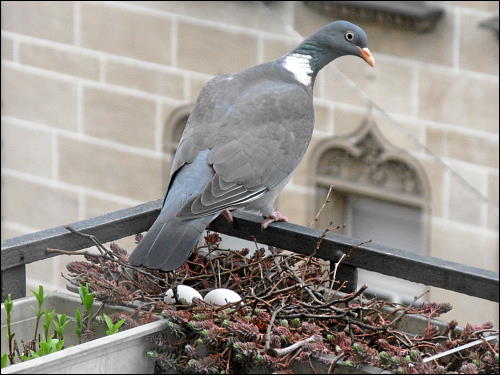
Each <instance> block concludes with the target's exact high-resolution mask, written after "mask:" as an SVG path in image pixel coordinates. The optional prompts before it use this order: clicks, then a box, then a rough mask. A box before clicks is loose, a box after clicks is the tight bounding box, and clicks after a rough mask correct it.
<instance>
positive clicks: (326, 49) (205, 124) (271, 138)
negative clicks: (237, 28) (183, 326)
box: [129, 21, 375, 271]
mask: <svg viewBox="0 0 500 375" xmlns="http://www.w3.org/2000/svg"><path fill="white" fill-rule="evenodd" d="M345 55H354V56H358V57H361V58H362V59H364V60H365V61H366V62H367V63H368V64H369V65H370V66H374V65H375V59H374V58H373V56H372V54H371V53H370V50H369V49H368V39H367V36H366V33H365V32H364V31H363V29H361V28H360V27H359V26H356V25H354V24H352V23H350V22H347V21H335V22H331V23H329V24H327V25H326V26H324V27H322V28H321V29H319V30H318V31H317V32H316V33H315V34H313V35H312V36H311V37H309V38H307V39H305V40H304V41H303V42H302V43H301V44H300V45H299V46H298V47H296V48H295V49H293V50H292V51H291V52H290V53H288V54H286V55H284V56H282V57H281V58H279V59H277V60H274V61H271V62H267V63H264V64H260V65H256V66H253V67H250V68H248V69H246V70H243V71H242V72H239V73H236V74H222V75H218V76H216V77H214V78H213V79H211V80H210V81H209V82H208V83H207V84H206V85H205V86H204V87H203V88H202V90H201V92H200V94H199V96H198V99H197V102H196V106H195V108H194V110H193V111H192V112H191V114H190V116H189V118H188V121H187V124H186V127H185V130H184V132H183V134H182V138H181V140H180V142H179V145H178V147H177V151H176V153H175V156H174V159H173V162H172V167H171V174H170V183H169V186H168V188H167V192H166V195H165V198H164V199H163V205H162V208H161V211H160V214H159V216H158V218H157V219H156V221H155V222H154V223H153V225H152V226H151V228H150V229H149V231H148V233H147V234H146V235H145V236H144V238H143V239H142V240H141V241H140V242H139V244H138V245H137V247H136V248H135V249H134V251H133V253H132V254H131V255H130V258H129V262H130V264H131V265H133V266H144V267H147V268H150V269H159V270H162V271H172V270H175V269H177V268H179V267H181V266H182V265H183V264H184V263H185V262H186V261H187V259H188V258H189V256H190V254H191V252H192V250H193V248H194V247H195V246H196V245H197V243H198V241H199V239H200V237H201V234H202V233H203V231H204V230H205V228H206V227H207V225H208V224H209V223H210V222H211V221H212V220H213V219H214V218H215V217H217V216H218V215H219V214H221V213H222V214H223V215H224V217H225V218H226V219H227V220H228V221H230V222H231V221H232V214H231V211H233V210H235V209H242V210H245V211H250V212H258V213H260V214H261V215H262V216H263V217H264V220H263V221H262V228H263V229H265V228H266V227H267V226H268V225H269V224H270V223H272V222H275V221H287V220H288V218H287V217H286V216H285V215H283V214H282V213H280V212H279V211H278V210H275V209H274V201H275V200H276V198H277V196H278V194H279V192H280V191H281V190H282V189H283V188H284V187H285V185H286V184H287V182H288V181H289V180H290V178H291V176H292V173H293V172H294V170H295V169H296V168H297V166H298V164H299V163H300V161H301V159H302V157H303V156H304V153H305V152H306V150H307V147H308V145H309V142H310V140H311V136H312V133H313V128H314V108H313V87H314V81H315V78H316V75H317V74H318V72H319V71H320V70H321V69H322V68H323V67H324V66H325V65H327V64H328V63H330V62H331V61H332V60H334V59H336V58H337V57H341V56H345Z"/></svg>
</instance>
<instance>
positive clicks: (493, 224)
mask: <svg viewBox="0 0 500 375" xmlns="http://www.w3.org/2000/svg"><path fill="white" fill-rule="evenodd" d="M488 198H489V199H490V201H492V203H494V204H496V205H497V206H496V207H495V206H493V205H489V206H488V228H490V229H493V230H497V231H498V173H496V174H494V173H491V174H490V175H489V176H488Z"/></svg>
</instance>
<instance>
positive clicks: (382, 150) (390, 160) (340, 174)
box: [312, 116, 429, 206]
mask: <svg viewBox="0 0 500 375" xmlns="http://www.w3.org/2000/svg"><path fill="white" fill-rule="evenodd" d="M312 166H313V170H314V171H315V178H316V180H317V181H316V182H321V181H322V182H324V183H326V182H331V183H333V184H334V185H335V186H338V187H340V188H342V189H343V190H347V191H355V192H361V193H366V194H368V195H372V196H378V197H381V198H390V200H393V201H400V202H402V203H407V204H410V205H418V206H425V205H427V204H428V201H429V184H428V181H427V177H426V175H425V173H424V171H423V169H422V168H421V166H420V165H419V164H418V162H417V161H416V160H415V159H414V158H413V157H412V156H411V155H410V154H409V153H408V152H406V151H405V150H403V149H400V148H397V147H396V146H393V145H391V144H390V143H389V142H388V141H387V140H386V139H385V138H384V136H383V135H382V134H381V133H380V131H379V130H378V128H377V125H376V123H375V120H374V119H373V117H372V116H368V117H367V118H366V119H365V120H364V121H363V123H362V124H361V125H360V126H359V127H358V129H356V130H355V131H354V132H353V133H351V134H349V135H347V136H337V137H330V138H327V139H324V140H323V141H321V142H320V143H319V144H318V145H317V147H316V149H315V151H314V154H313V156H312Z"/></svg>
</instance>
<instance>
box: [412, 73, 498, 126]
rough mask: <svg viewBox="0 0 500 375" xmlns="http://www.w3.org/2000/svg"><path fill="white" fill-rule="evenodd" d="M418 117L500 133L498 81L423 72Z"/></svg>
mask: <svg viewBox="0 0 500 375" xmlns="http://www.w3.org/2000/svg"><path fill="white" fill-rule="evenodd" d="M419 103H420V104H419V114H418V115H419V117H422V118H425V119H428V120H433V121H438V122H443V123H447V124H453V125H460V126H465V127H468V128H471V129H478V130H484V131H489V132H492V133H495V134H498V82H494V81H490V80H485V79H476V78H471V77H468V76H464V75H463V74H460V73H455V72H449V71H444V70H441V69H428V68H421V69H420V81H419Z"/></svg>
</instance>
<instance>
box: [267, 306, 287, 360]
mask: <svg viewBox="0 0 500 375" xmlns="http://www.w3.org/2000/svg"><path fill="white" fill-rule="evenodd" d="M283 307H284V303H283V304H282V305H281V306H280V307H278V308H277V309H276V310H274V312H273V315H272V316H271V320H270V321H269V325H268V326H267V331H266V341H265V345H264V348H265V350H266V352H269V351H270V348H271V332H272V330H273V324H274V320H275V319H276V315H278V313H279V312H280V311H281V310H283Z"/></svg>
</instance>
